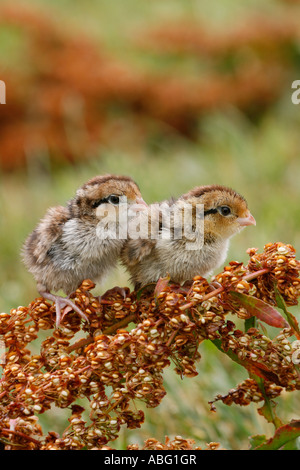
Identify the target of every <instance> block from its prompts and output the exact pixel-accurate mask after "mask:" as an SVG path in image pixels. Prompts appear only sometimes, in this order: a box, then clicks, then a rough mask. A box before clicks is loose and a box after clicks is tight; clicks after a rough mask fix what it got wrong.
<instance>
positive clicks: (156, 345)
mask: <svg viewBox="0 0 300 470" xmlns="http://www.w3.org/2000/svg"><path fill="white" fill-rule="evenodd" d="M248 254H249V256H250V259H249V262H248V264H247V265H244V264H243V263H238V262H231V263H230V264H229V265H228V266H226V267H225V268H224V271H223V272H221V273H220V274H218V275H216V276H215V277H214V279H213V281H212V282H211V283H209V282H208V281H207V280H206V279H204V278H202V277H199V276H198V277H195V278H194V280H193V281H192V282H187V283H185V284H184V285H183V286H180V285H176V284H173V283H172V282H171V281H169V279H165V280H160V281H159V282H158V284H157V285H156V286H152V285H150V286H146V287H145V288H143V289H141V290H140V291H138V292H135V291H132V292H130V290H129V289H128V288H120V287H115V288H113V289H111V290H109V291H107V292H106V293H105V294H104V295H103V296H101V297H94V296H93V295H92V293H91V290H92V289H93V288H94V287H95V286H94V284H93V283H92V282H91V281H89V280H86V281H84V282H83V283H82V285H81V286H80V287H79V288H78V289H77V290H76V292H74V294H72V298H74V301H75V302H76V304H77V305H78V306H79V307H80V308H81V309H83V310H84V312H85V314H86V315H87V316H88V318H89V322H88V323H87V322H84V323H83V324H81V319H80V317H79V316H78V314H77V313H76V312H73V311H72V309H71V307H66V308H65V310H64V317H63V320H62V323H61V325H60V327H59V328H58V329H54V330H53V328H54V326H55V306H53V305H51V304H50V303H49V302H47V301H45V299H43V298H38V299H35V300H34V301H33V302H31V304H30V305H29V306H28V307H18V308H17V309H12V310H11V312H10V314H7V313H2V314H1V315H0V334H1V335H2V338H3V340H4V342H5V345H6V348H7V353H6V357H5V364H3V375H2V379H1V385H0V397H1V407H0V424H1V430H0V435H1V439H2V441H3V442H4V443H5V447H6V448H7V449H18V448H25V449H41V450H46V449H47V450H48V449H81V448H88V449H95V448H96V449H107V448H109V444H110V442H111V441H113V440H115V439H116V438H117V437H118V435H119V433H120V430H121V428H122V427H124V426H126V427H127V428H128V429H134V428H138V427H140V426H142V424H143V422H144V413H143V411H142V410H141V409H138V408H137V406H138V403H141V402H144V403H145V404H146V406H147V407H157V406H158V405H159V404H160V403H161V401H162V399H163V398H164V397H165V395H166V390H165V388H164V377H163V373H164V370H165V369H166V368H167V367H169V366H170V364H171V363H173V366H174V369H175V372H176V373H177V374H179V375H180V376H181V377H182V378H192V377H195V376H197V370H196V363H197V362H198V361H199V360H200V359H201V355H200V353H199V345H200V344H201V343H202V342H204V341H210V342H212V343H213V344H215V345H216V346H217V347H218V348H219V349H220V350H221V351H222V353H224V354H226V355H227V356H228V357H229V358H230V359H232V360H233V361H234V362H236V363H238V364H239V365H240V366H241V367H243V368H245V369H246V370H247V371H248V374H249V378H247V379H246V380H244V381H243V382H242V383H240V384H238V385H237V387H236V388H235V389H232V390H230V391H229V392H228V393H227V394H226V395H224V396H220V395H218V396H217V397H215V399H214V400H212V401H211V402H210V404H211V410H212V411H216V410H217V408H216V405H215V403H216V402H218V401H222V402H223V403H225V404H226V405H231V404H232V403H235V404H238V405H240V406H246V405H249V404H251V403H261V405H262V406H261V407H260V408H259V409H258V412H259V413H260V414H261V415H262V416H263V417H264V418H265V419H266V420H267V421H269V422H271V423H273V425H274V426H275V434H274V436H273V437H272V438H270V439H267V438H265V437H263V436H260V437H259V438H258V437H257V436H256V437H255V438H254V437H253V438H252V441H251V446H252V448H266V449H267V448H270V449H271V448H272V449H274V448H281V447H283V446H284V445H286V444H288V445H289V446H290V445H291V442H292V441H293V442H294V441H295V439H296V438H297V437H298V436H300V430H299V422H298V421H295V420H294V421H292V422H291V423H285V424H284V423H282V422H281V420H280V418H279V417H278V416H277V415H276V412H275V405H276V402H275V399H277V398H279V397H280V396H281V394H282V392H284V391H287V392H294V391H296V390H299V388H300V376H299V369H298V363H299V358H298V353H299V339H300V336H299V328H298V323H297V320H296V319H295V317H294V316H291V315H290V314H289V313H288V311H287V306H289V305H295V304H296V303H297V298H298V297H299V296H300V278H299V271H300V262H299V261H298V260H296V258H295V249H294V248H293V247H292V246H291V245H285V244H283V243H279V242H278V243H274V244H271V243H270V244H267V245H266V246H265V248H264V251H263V252H262V253H258V252H257V250H256V249H250V250H248ZM235 294H238V295H235ZM278 298H280V304H279V307H281V308H282V307H283V306H284V308H283V310H282V313H283V315H285V316H286V319H284V318H283V317H281V315H280V314H279V312H278V310H276V309H275V308H274V306H276V305H277V303H276V302H277V301H276V299H278ZM249 299H251V302H250V301H249ZM249 305H250V308H248V307H249ZM272 312H273V315H272ZM234 318H236V319H242V321H243V322H244V324H245V330H244V331H242V330H241V329H239V328H237V327H236V324H235V322H234V321H233V319H234ZM281 318H282V319H281ZM266 320H267V323H268V325H270V326H272V327H274V328H280V331H279V333H278V334H277V335H276V336H275V337H274V338H271V337H270V335H267V334H266V332H265V327H264V326H263V324H261V325H260V322H265V321H266ZM40 330H45V331H47V334H48V336H47V337H46V339H44V340H43V341H42V343H41V347H40V353H39V354H32V353H31V351H30V350H29V349H28V346H29V345H30V344H31V343H32V342H33V341H34V340H36V339H37V338H38V336H39V334H40V333H41V332H40ZM260 330H262V331H260ZM79 332H80V333H81V335H82V333H83V334H84V336H81V338H78V337H76V338H75V335H77V333H79ZM295 337H296V340H295ZM293 338H294V339H293ZM200 364H201V362H200ZM80 398H81V399H82V398H87V399H88V400H86V403H87V404H86V405H85V406H81V405H79V404H78V400H79V399H80ZM53 406H54V407H58V408H68V409H70V410H71V415H70V417H69V419H68V421H69V425H67V426H66V427H65V430H64V432H63V433H62V435H59V434H58V433H56V432H52V431H50V432H49V433H48V434H47V435H44V434H43V431H42V428H41V426H40V424H39V420H38V416H39V415H40V414H42V413H44V412H45V411H47V410H49V409H50V408H51V409H52V407H53ZM85 410H88V419H87V418H84V417H83V412H84V411H85ZM149 442H150V443H151V442H153V446H154V447H152V448H155V446H156V445H157V446H158V447H156V448H161V447H159V446H160V445H162V444H160V443H159V442H158V441H156V440H155V439H154V440H153V441H151V439H150V440H147V442H146V443H145V446H144V448H149V445H150V444H149ZM174 442H175V444H174ZM174 442H173V444H172V445H173V448H188V447H186V446H189V445H193V444H192V443H191V441H189V440H184V439H183V440H182V438H177V440H176V439H175V441H174ZM176 442H177V444H176ZM166 445H167V444H166ZM180 446H182V447H180ZM216 446H217V445H216V444H215V443H211V446H210V448H216ZM137 447H138V446H136V445H135V444H130V445H129V446H127V448H128V449H135V448H137ZM167 448H168V447H167Z"/></svg>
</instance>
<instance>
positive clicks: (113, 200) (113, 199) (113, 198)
mask: <svg viewBox="0 0 300 470" xmlns="http://www.w3.org/2000/svg"><path fill="white" fill-rule="evenodd" d="M107 200H108V202H110V203H111V204H114V205H117V204H119V203H120V196H116V195H115V194H112V195H111V196H109V197H108V199H107Z"/></svg>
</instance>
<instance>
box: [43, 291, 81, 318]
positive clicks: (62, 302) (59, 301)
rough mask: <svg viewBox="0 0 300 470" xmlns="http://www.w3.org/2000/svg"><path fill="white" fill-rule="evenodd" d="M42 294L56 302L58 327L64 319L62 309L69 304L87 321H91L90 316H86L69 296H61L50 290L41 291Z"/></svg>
mask: <svg viewBox="0 0 300 470" xmlns="http://www.w3.org/2000/svg"><path fill="white" fill-rule="evenodd" d="M40 295H41V296H42V297H44V299H47V300H51V301H53V302H54V303H55V308H56V327H59V325H60V323H61V320H62V309H63V308H65V307H66V306H67V305H68V306H69V307H71V308H72V309H73V310H74V311H75V312H77V313H78V315H80V316H81V318H83V319H84V320H86V321H87V322H88V321H89V319H88V317H87V316H86V314H85V313H83V311H82V310H81V309H80V308H79V307H77V305H75V303H74V302H72V300H70V299H69V298H68V297H61V296H59V295H55V294H51V293H50V292H40Z"/></svg>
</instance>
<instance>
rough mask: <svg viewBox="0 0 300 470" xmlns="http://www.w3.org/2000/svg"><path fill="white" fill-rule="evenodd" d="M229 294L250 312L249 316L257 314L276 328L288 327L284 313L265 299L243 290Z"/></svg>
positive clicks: (256, 315) (260, 318)
mask: <svg viewBox="0 0 300 470" xmlns="http://www.w3.org/2000/svg"><path fill="white" fill-rule="evenodd" d="M229 294H230V295H231V296H232V297H233V298H234V299H235V300H236V301H237V302H239V303H240V304H241V305H242V306H243V307H244V308H245V309H246V310H247V311H248V312H249V316H255V317H257V318H258V319H259V320H261V321H263V322H265V323H267V324H268V325H270V326H273V327H275V328H286V327H287V326H288V323H287V322H286V320H285V319H284V318H283V317H282V315H280V313H279V312H278V311H277V310H276V309H275V308H274V307H272V306H271V305H269V304H267V303H266V302H264V301H263V300H261V299H257V298H256V297H252V296H251V295H247V294H242V293H241V292H235V291H230V292H229Z"/></svg>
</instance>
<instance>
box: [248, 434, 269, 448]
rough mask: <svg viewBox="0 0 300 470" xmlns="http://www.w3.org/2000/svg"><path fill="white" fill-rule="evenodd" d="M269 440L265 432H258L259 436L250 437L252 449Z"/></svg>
mask: <svg viewBox="0 0 300 470" xmlns="http://www.w3.org/2000/svg"><path fill="white" fill-rule="evenodd" d="M266 441H267V438H266V436H265V435H264V434H258V435H257V436H251V437H250V450H253V449H255V448H256V447H258V446H260V445H262V444H264V443H265V442H266Z"/></svg>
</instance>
